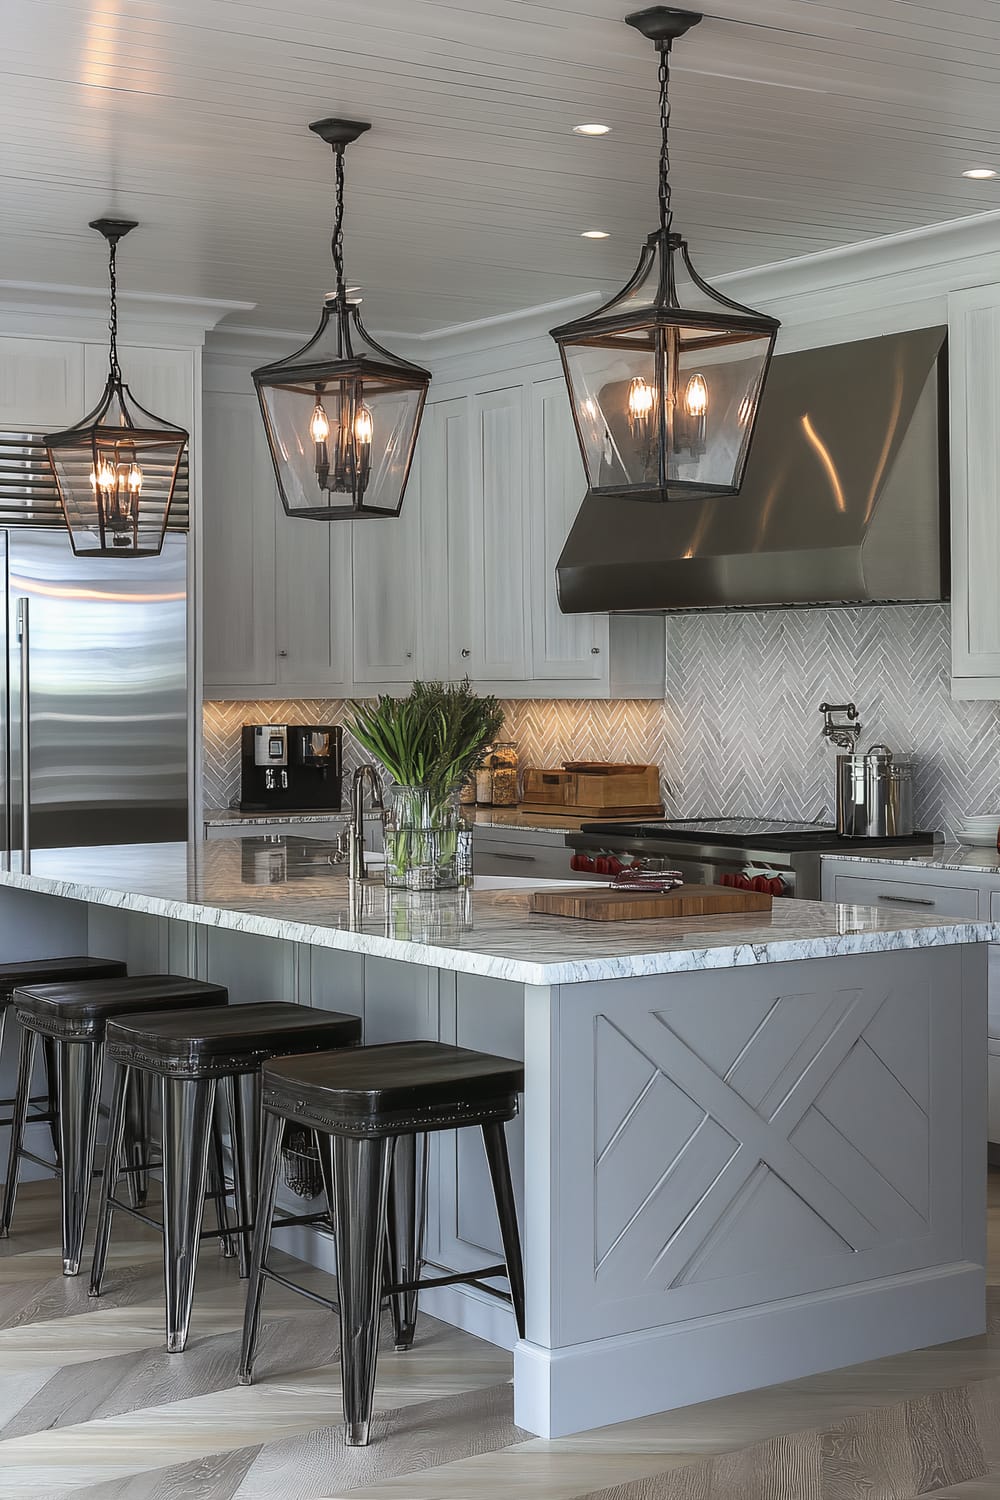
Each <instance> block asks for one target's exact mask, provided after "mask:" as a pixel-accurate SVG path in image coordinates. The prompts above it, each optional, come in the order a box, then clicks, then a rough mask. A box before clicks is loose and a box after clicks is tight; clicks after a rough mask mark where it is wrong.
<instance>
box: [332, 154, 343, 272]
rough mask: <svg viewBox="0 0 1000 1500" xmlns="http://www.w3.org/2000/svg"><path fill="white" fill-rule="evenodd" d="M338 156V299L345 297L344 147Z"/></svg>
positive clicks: (335, 243) (335, 262)
mask: <svg viewBox="0 0 1000 1500" xmlns="http://www.w3.org/2000/svg"><path fill="white" fill-rule="evenodd" d="M334 155H335V156H336V158H337V214H336V217H335V219H334V221H333V239H332V241H331V246H330V248H331V249H332V251H333V265H334V269H335V271H336V273H337V300H338V301H343V298H344V148H343V147H342V146H341V147H339V148H338V149H337V150H336V151H335V152H334Z"/></svg>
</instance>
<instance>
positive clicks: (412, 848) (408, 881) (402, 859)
mask: <svg viewBox="0 0 1000 1500" xmlns="http://www.w3.org/2000/svg"><path fill="white" fill-rule="evenodd" d="M464 831H465V830H464V825H463V822H462V817H461V814H460V812H459V802H458V787H453V788H452V789H451V790H450V791H448V792H444V793H442V792H440V791H438V790H437V789H435V788H431V787H428V786H391V787H389V789H388V792H387V794H386V805H385V883H386V885H387V886H388V887H389V888H390V889H392V890H403V891H447V890H455V889H456V888H457V887H458V885H459V883H460V875H461V873H462V872H461V870H460V868H459V852H460V848H461V845H462V842H463V838H462V836H463V833H464Z"/></svg>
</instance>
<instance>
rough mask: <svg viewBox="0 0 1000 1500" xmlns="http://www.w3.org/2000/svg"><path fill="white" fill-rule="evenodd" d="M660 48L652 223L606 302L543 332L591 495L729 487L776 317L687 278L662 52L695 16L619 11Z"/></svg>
mask: <svg viewBox="0 0 1000 1500" xmlns="http://www.w3.org/2000/svg"><path fill="white" fill-rule="evenodd" d="M625 20H626V23H627V24H628V25H629V26H634V27H635V28H636V29H637V30H638V31H640V32H641V33H642V34H643V36H645V37H648V38H649V39H650V41H652V42H654V43H655V44H656V49H657V51H658V53H659V57H660V68H659V79H660V133H661V145H660V173H659V201H660V224H659V228H658V229H657V230H655V231H654V233H653V234H651V235H650V236H649V238H648V239H647V241H646V244H645V246H644V248H643V251H642V254H641V256H640V258H639V264H638V266H637V267H636V270H635V273H634V275H633V276H632V278H631V280H630V281H629V282H628V284H627V285H626V286H624V287H623V288H622V290H621V291H620V292H619V293H618V294H617V295H616V296H615V297H612V299H611V301H610V302H607V303H605V304H604V306H603V307H599V308H597V309H596V310H595V311H594V312H592V313H589V314H588V315H587V316H586V317H583V318H578V319H576V320H575V321H574V322H572V323H564V324H563V325H562V326H561V327H560V328H554V329H553V330H552V337H553V338H554V339H555V341H556V343H557V344H558V345H559V352H560V355H561V356H562V363H563V372H564V374H565V377H566V384H567V386H568V387H569V396H570V403H571V405H572V408H573V417H574V421H575V423H576V432H577V438H578V440H579V443H580V450H581V453H582V454H583V462H584V467H585V469H586V472H587V479H588V482H589V485H590V490H591V493H592V494H595V495H608V496H626V497H629V498H633V499H638V500H683V499H692V500H702V499H707V498H709V497H711V496H715V495H733V494H736V492H737V491H738V490H739V488H740V485H741V484H742V482H743V472H744V469H745V468H746V462H747V458H748V456H749V453H750V445H751V443H752V442H753V434H754V427H755V425H756V421H757V411H758V406H759V403H760V397H761V392H762V390H763V387H764V381H765V379H766V377H767V370H768V365H769V364H770V360H771V354H772V351H773V349H774V341H775V338H776V336H777V331H778V327H779V324H778V321H777V319H776V318H772V317H769V316H767V315H766V314H765V313H759V312H754V311H753V310H752V309H751V308H749V307H744V306H742V305H741V304H740V303H739V302H734V301H732V299H731V298H729V297H726V296H723V294H722V293H721V292H718V291H716V290H715V289H714V288H713V287H711V286H709V285H708V283H707V282H706V281H703V280H702V278H701V277H700V276H699V275H698V272H697V271H696V270H695V268H694V266H693V265H692V263H691V257H690V254H689V252H688V247H687V244H686V242H685V241H684V240H683V239H682V237H681V236H680V235H679V234H677V233H676V232H675V231H674V228H673V212H672V209H671V195H670V180H669V170H670V154H669V148H668V140H667V138H668V130H669V125H670V104H669V98H668V90H669V82H670V77H669V70H670V49H671V45H672V43H673V42H674V41H675V39H676V38H677V37H681V36H683V35H684V33H685V32H686V31H688V30H690V28H691V27H692V26H695V25H697V23H698V22H699V21H700V20H701V16H700V15H699V14H698V13H697V12H695V11H688V10H674V9H672V8H671V7H669V6H664V5H657V6H654V7H653V8H652V9H651V10H642V11H638V12H636V14H634V15H631V16H626V18H625Z"/></svg>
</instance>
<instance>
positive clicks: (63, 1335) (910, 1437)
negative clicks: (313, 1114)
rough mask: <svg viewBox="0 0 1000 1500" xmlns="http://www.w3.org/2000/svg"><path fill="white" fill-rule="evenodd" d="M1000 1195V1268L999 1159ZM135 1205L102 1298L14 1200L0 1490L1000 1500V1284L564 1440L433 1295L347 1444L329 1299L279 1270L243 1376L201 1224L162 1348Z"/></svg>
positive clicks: (230, 1275) (151, 1498) (98, 1497)
mask: <svg viewBox="0 0 1000 1500" xmlns="http://www.w3.org/2000/svg"><path fill="white" fill-rule="evenodd" d="M990 1199H991V1209H990V1223H991V1230H993V1245H992V1251H991V1253H992V1255H993V1260H992V1262H991V1265H992V1266H994V1267H997V1268H998V1272H1000V1254H998V1252H997V1244H996V1241H997V1237H998V1234H1000V1174H994V1175H993V1178H992V1180H991V1192H990ZM22 1210H23V1212H21V1211H22ZM133 1228H134V1226H131V1225H128V1226H127V1228H126V1226H125V1225H123V1226H122V1234H121V1238H120V1239H119V1241H118V1242H117V1244H116V1246H115V1248H114V1252H113V1253H114V1255H115V1257H116V1258H115V1259H114V1261H113V1264H112V1269H111V1275H110V1279H109V1284H108V1287H109V1289H108V1293H107V1295H106V1296H105V1297H103V1298H101V1299H100V1300H99V1301H97V1302H96V1303H95V1302H92V1301H91V1300H90V1299H89V1298H88V1296H87V1288H86V1277H85V1276H82V1277H80V1278H77V1279H75V1280H69V1281H67V1280H65V1279H64V1278H63V1277H62V1276H61V1274H60V1270H61V1267H60V1264H59V1255H58V1244H57V1215H56V1206H55V1200H54V1195H53V1192H52V1188H51V1186H49V1185H46V1184H39V1185H31V1191H29V1192H28V1193H27V1194H26V1196H25V1201H24V1203H23V1204H22V1205H19V1219H18V1221H16V1223H15V1235H14V1237H13V1238H12V1239H11V1240H10V1241H8V1242H6V1244H3V1245H2V1246H0V1500H918V1497H931V1500H1000V1292H998V1291H997V1290H994V1291H993V1292H992V1293H991V1297H990V1305H989V1326H990V1329H991V1332H990V1333H988V1334H987V1335H986V1336H984V1337H982V1338H979V1339H967V1340H963V1341H961V1342H958V1343H955V1344H951V1345H945V1346H942V1347H940V1348H937V1349H928V1350H920V1351H916V1352H915V1353H913V1354H908V1355H900V1356H897V1357H895V1358H894V1359H889V1360H882V1361H879V1362H877V1363H875V1364H871V1365H865V1366H857V1367H854V1368H852V1369H849V1370H841V1371H834V1372H831V1373H829V1374H826V1375H820V1376H813V1377H811V1378H810V1379H808V1380H804V1381H796V1382H792V1383H789V1384H786V1385H784V1386H777V1387H772V1388H771V1389H770V1390H765V1391H759V1392H748V1393H745V1394H744V1395H742V1396H737V1397H732V1398H729V1399H727V1400H725V1401H718V1402H707V1403H702V1404H701V1405H699V1406H697V1407H691V1408H688V1409H686V1410H684V1411H679V1412H671V1413H665V1414H661V1415H660V1416H658V1417H649V1418H643V1419H641V1420H640V1421H636V1422H631V1423H622V1424H619V1425H618V1426H615V1427H609V1428H605V1429H602V1430H600V1431H598V1432H593V1433H585V1434H580V1435H579V1436H577V1437H575V1438H566V1439H560V1440H559V1441H556V1442H551V1443H545V1442H542V1441H541V1440H539V1439H536V1438H531V1437H530V1436H528V1435H527V1434H525V1433H522V1432H520V1431H519V1430H518V1429H517V1428H516V1427H515V1426H514V1423H513V1403H512V1390H511V1386H510V1381H509V1377H510V1359H509V1356H507V1355H506V1354H504V1353H503V1351H500V1350H497V1349H495V1348H493V1347H492V1346H490V1345H486V1344H483V1343H481V1342H480V1341H479V1340H477V1339H474V1338H472V1337H470V1336H469V1335H466V1334H463V1333H461V1332H460V1331H459V1330H455V1329H451V1328H447V1327H446V1326H444V1325H442V1324H438V1323H436V1322H434V1320H432V1319H429V1318H423V1317H422V1318H421V1320H420V1325H419V1329H418V1337H417V1342H416V1345H415V1347H414V1349H413V1351H412V1352H411V1353H410V1354H407V1355H395V1354H394V1353H393V1352H392V1350H391V1348H390V1347H388V1341H387V1339H386V1342H385V1343H384V1345H383V1358H382V1362H381V1365H380V1369H379V1381H378V1388H377V1396H376V1401H377V1409H376V1416H375V1422H374V1439H375V1440H374V1441H373V1443H372V1444H371V1446H370V1447H368V1448H366V1449H346V1448H345V1447H344V1445H343V1441H342V1437H341V1428H340V1410H339V1405H340V1385H339V1368H338V1359H337V1353H338V1349H337V1340H338V1327H337V1322H336V1319H335V1318H334V1317H332V1316H327V1315H326V1314H323V1313H319V1312H317V1311H316V1309H315V1308H313V1307H312V1306H311V1305H310V1304H308V1303H307V1302H305V1301H304V1300H303V1299H301V1298H296V1297H294V1296H293V1295H291V1294H288V1293H283V1292H281V1291H280V1289H278V1288H271V1289H269V1291H268V1298H267V1300H266V1302H265V1316H264V1328H263V1335H262V1343H261V1350H260V1357H259V1361H258V1366H257V1370H258V1380H257V1382H256V1383H255V1385H254V1386H253V1387H252V1388H250V1389H249V1390H247V1389H244V1388H242V1387H239V1386H236V1385H235V1369H236V1359H237V1352H238V1340H239V1325H240V1321H241V1313H242V1298H243V1288H242V1285H241V1283H240V1282H239V1280H238V1277H237V1274H236V1268H235V1264H234V1262H231V1261H229V1262H227V1261H224V1260H222V1259H221V1258H220V1257H219V1256H218V1254H217V1252H216V1250H215V1247H214V1244H212V1243H211V1242H209V1243H207V1244H206V1247H205V1251H204V1253H203V1257H202V1264H201V1265H200V1267H199V1283H198V1295H197V1297H196V1303H195V1316H194V1322H193V1330H194V1331H193V1337H192V1341H191V1343H190V1345H189V1348H188V1350H187V1352H186V1353H185V1354H184V1355H182V1356H177V1355H167V1354H166V1353H165V1352H164V1350H163V1347H162V1344H163V1334H162V1285H161V1266H160V1242H159V1239H158V1237H156V1236H155V1235H152V1234H149V1235H148V1236H147V1235H145V1233H140V1234H133V1232H132V1231H133ZM19 1229H21V1230H23V1233H20V1234H19V1233H18V1230H19ZM294 1274H296V1275H299V1276H302V1277H309V1278H315V1280H316V1284H317V1285H318V1284H319V1283H320V1282H321V1281H322V1280H323V1278H322V1277H321V1276H320V1274H319V1273H316V1272H307V1271H306V1270H305V1268H302V1267H299V1268H298V1269H297V1270H296V1272H295V1273H294ZM995 1274H997V1273H995Z"/></svg>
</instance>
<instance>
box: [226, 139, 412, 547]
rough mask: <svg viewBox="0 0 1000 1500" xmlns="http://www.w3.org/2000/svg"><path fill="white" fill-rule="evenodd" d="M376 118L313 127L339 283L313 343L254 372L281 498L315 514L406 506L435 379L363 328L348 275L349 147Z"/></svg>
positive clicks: (333, 517) (370, 512)
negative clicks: (328, 180) (333, 172)
mask: <svg viewBox="0 0 1000 1500" xmlns="http://www.w3.org/2000/svg"><path fill="white" fill-rule="evenodd" d="M370 128H371V127H370V126H369V125H368V124H365V123H362V122H361V121H359V120H317V121H316V122H315V124H313V125H310V127H309V129H310V130H314V131H315V132H316V134H317V135H318V136H320V137H321V138H322V139H323V140H324V141H327V142H328V143H329V145H331V146H332V147H333V150H334V154H335V156H336V159H337V211H336V219H335V221H334V229H333V264H334V268H335V270H336V276H337V289H336V292H335V293H334V295H333V296H332V297H328V298H327V301H326V304H325V306H324V308H323V315H322V317H321V319H320V324H319V327H318V328H317V330H316V332H315V333H314V334H313V336H312V338H311V339H310V340H309V342H308V344H306V345H304V347H303V348H301V349H299V350H297V351H296V353H295V354H290V355H288V357H287V358H286V359H281V360H277V361H276V362H275V363H274V364H270V365H264V366H262V367H261V368H260V369H258V370H254V372H253V381H254V385H255V386H256V387H257V396H258V398H259V400H260V409H261V412H262V414H263V417H264V426H265V428H266V429H267V441H268V444H269V446H270V449H271V457H272V459H273V460H274V472H275V474H276V476H277V479H278V490H279V492H280V494H281V503H282V505H283V506H284V507H285V510H286V511H287V513H288V514H289V515H290V516H302V517H305V518H306V519H308V520H313V521H337V520H351V519H352V518H353V517H355V516H372V517H374V516H398V515H399V510H400V506H401V505H402V503H403V494H404V492H405V490H406V481H407V479H408V477H409V473H410V464H411V463H412V460H413V448H414V444H415V443H416V440H417V429H418V428H419V426H420V417H421V414H422V413H423V409H424V401H425V400H426V397H427V388H428V386H429V385H430V381H431V377H430V373H429V371H427V370H422V369H421V368H420V367H419V365H414V364H411V363H410V361H409V360H406V359H401V358H400V357H399V356H398V355H396V354H390V352H389V350H388V349H383V347H382V345H381V344H378V343H376V342H375V340H374V339H373V338H372V337H371V335H370V334H369V333H368V332H366V330H365V327H364V325H363V323H362V322H361V314H360V311H359V307H358V304H357V303H356V302H351V301H349V299H348V295H347V290H346V287H345V283H344V248H343V239H344V228H343V226H344V151H345V149H346V148H347V147H348V146H349V145H350V144H351V142H352V141H356V140H357V138H358V136H359V135H361V134H363V132H364V131H366V130H369V129H370Z"/></svg>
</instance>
